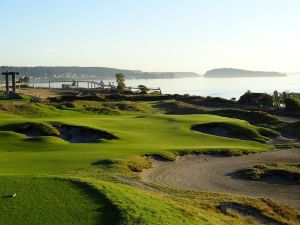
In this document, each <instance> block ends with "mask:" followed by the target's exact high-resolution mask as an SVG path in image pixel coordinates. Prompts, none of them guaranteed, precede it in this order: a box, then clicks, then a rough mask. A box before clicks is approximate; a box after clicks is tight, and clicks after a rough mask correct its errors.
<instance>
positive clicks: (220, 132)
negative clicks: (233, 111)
mask: <svg viewBox="0 0 300 225" xmlns="http://www.w3.org/2000/svg"><path fill="white" fill-rule="evenodd" d="M191 129H192V130H195V131H199V132H202V133H206V134H211V135H216V136H222V137H229V138H237V139H243V140H246V139H253V138H257V137H258V134H257V133H255V132H254V131H253V130H251V129H248V128H246V127H242V126H239V125H236V124H231V123H221V122H214V123H204V124H195V125H193V126H192V128H191Z"/></svg>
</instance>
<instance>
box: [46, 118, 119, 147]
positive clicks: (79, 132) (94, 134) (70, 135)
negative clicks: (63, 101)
mask: <svg viewBox="0 0 300 225" xmlns="http://www.w3.org/2000/svg"><path fill="white" fill-rule="evenodd" d="M51 124H52V126H53V127H55V128H56V129H57V130H59V132H60V138H61V139H64V140H66V141H68V142H71V143H97V142H100V141H101V139H105V140H113V139H117V137H116V136H114V135H113V134H110V133H108V132H106V131H102V130H98V129H93V128H90V127H84V126H74V125H68V124H63V123H57V122H55V123H51Z"/></svg>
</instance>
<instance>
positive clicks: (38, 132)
mask: <svg viewBox="0 0 300 225" xmlns="http://www.w3.org/2000/svg"><path fill="white" fill-rule="evenodd" d="M0 129H2V130H11V131H15V132H18V133H22V134H25V135H27V136H31V137H37V136H60V132H59V131H58V130H57V129H56V128H54V127H53V126H51V125H50V124H47V123H42V122H27V123H17V124H9V125H5V126H2V127H0Z"/></svg>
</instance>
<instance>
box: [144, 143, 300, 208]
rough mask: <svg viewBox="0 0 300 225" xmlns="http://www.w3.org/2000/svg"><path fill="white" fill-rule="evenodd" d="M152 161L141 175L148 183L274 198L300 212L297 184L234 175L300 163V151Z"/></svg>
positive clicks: (299, 195) (195, 156)
mask: <svg viewBox="0 0 300 225" xmlns="http://www.w3.org/2000/svg"><path fill="white" fill-rule="evenodd" d="M151 160H152V165H153V168H152V169H148V170H144V171H143V172H142V173H141V176H142V179H143V180H144V181H147V182H154V183H159V184H163V185H167V186H171V187H174V188H181V189H188V190H198V191H211V192H223V193H224V192H225V193H233V194H240V195H244V196H250V197H265V198H270V199H275V200H277V201H280V202H283V203H285V204H288V205H291V206H294V207H296V208H298V209H300V188H299V186H298V185H287V184H284V183H276V182H274V183H272V182H261V181H253V180H245V179H241V178H240V177H238V176H237V175H236V174H235V172H236V171H237V170H240V169H244V168H247V167H251V166H253V165H256V164H261V163H271V162H280V163H297V162H300V149H288V150H278V151H269V152H263V153H257V154H253V155H244V156H238V157H224V156H222V155H187V156H182V157H179V158H178V159H177V160H176V161H175V162H164V161H157V160H154V159H151Z"/></svg>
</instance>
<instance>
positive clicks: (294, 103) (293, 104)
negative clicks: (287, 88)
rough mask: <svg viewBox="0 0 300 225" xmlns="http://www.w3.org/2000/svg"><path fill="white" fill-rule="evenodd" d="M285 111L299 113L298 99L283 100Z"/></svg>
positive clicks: (299, 101)
mask: <svg viewBox="0 0 300 225" xmlns="http://www.w3.org/2000/svg"><path fill="white" fill-rule="evenodd" d="M284 104H285V109H286V110H287V111H294V112H300V99H299V98H298V97H296V96H291V97H287V98H285V99H284Z"/></svg>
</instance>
